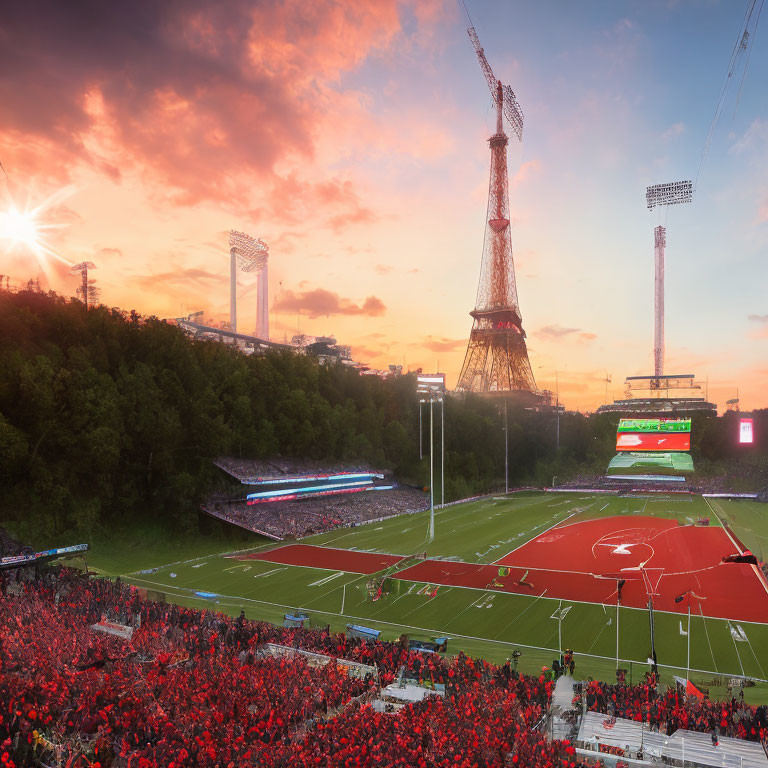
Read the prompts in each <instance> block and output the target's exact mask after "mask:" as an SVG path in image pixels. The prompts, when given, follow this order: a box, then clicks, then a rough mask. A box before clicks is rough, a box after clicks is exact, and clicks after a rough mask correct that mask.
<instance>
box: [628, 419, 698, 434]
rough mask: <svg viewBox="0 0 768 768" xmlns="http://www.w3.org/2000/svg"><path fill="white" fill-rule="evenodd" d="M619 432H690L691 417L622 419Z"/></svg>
mask: <svg viewBox="0 0 768 768" xmlns="http://www.w3.org/2000/svg"><path fill="white" fill-rule="evenodd" d="M617 431H618V432H690V431H691V420H690V419H621V420H620V421H619V428H618V430H617Z"/></svg>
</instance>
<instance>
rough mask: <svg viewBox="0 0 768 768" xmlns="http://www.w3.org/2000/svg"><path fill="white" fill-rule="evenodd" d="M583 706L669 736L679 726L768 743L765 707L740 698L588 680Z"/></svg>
mask: <svg viewBox="0 0 768 768" xmlns="http://www.w3.org/2000/svg"><path fill="white" fill-rule="evenodd" d="M586 695H587V707H588V708H589V709H591V710H593V711H597V712H610V713H611V714H612V715H614V716H615V717H623V718H627V719H629V720H635V721H636V722H643V723H646V724H647V725H648V726H649V727H650V728H652V729H653V730H656V731H659V732H661V733H665V734H666V735H667V736H671V735H672V734H673V733H674V732H675V731H676V730H678V729H680V728H683V729H686V730H691V731H702V732H709V733H711V732H713V731H715V729H717V731H718V732H719V733H720V734H721V735H722V736H732V737H734V738H739V739H747V740H748V741H760V742H762V743H763V744H767V743H768V707H766V705H764V704H763V705H761V706H759V707H753V706H751V705H749V704H746V703H745V702H744V701H742V700H741V698H731V699H728V700H724V701H713V700H710V699H707V698H695V697H687V696H685V695H684V694H683V693H682V692H681V691H679V690H678V689H677V688H669V689H667V690H666V691H664V692H663V693H660V692H659V691H658V688H657V686H656V685H654V684H652V683H651V682H647V681H646V682H645V683H641V684H639V685H609V684H608V683H602V682H598V681H592V682H590V683H589V684H588V685H587V689H586Z"/></svg>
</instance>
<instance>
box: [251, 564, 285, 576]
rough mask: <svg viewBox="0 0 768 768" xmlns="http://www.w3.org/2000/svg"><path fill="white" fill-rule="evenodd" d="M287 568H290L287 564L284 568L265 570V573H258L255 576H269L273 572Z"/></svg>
mask: <svg viewBox="0 0 768 768" xmlns="http://www.w3.org/2000/svg"><path fill="white" fill-rule="evenodd" d="M287 568H288V566H287V565H284V566H283V567H282V568H273V569H272V570H271V571H264V573H257V574H256V575H255V576H254V577H253V578H254V579H260V578H261V577H262V576H269V575H270V574H272V573H279V572H280V571H284V570H286V569H287Z"/></svg>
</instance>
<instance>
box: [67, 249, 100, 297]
mask: <svg viewBox="0 0 768 768" xmlns="http://www.w3.org/2000/svg"><path fill="white" fill-rule="evenodd" d="M89 269H96V265H95V264H94V263H93V262H92V261H81V262H80V263H79V264H75V265H74V266H73V267H70V270H69V274H70V275H80V285H79V286H78V288H77V294H78V296H80V298H82V300H83V304H85V308H86V309H88V302H89V301H90V302H91V303H93V302H94V301H96V299H98V298H99V293H100V291H99V289H98V288H96V286H95V285H93V281H89V280H88V270H89Z"/></svg>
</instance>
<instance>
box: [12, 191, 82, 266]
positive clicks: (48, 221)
mask: <svg viewBox="0 0 768 768" xmlns="http://www.w3.org/2000/svg"><path fill="white" fill-rule="evenodd" d="M73 191H74V188H73V187H64V188H62V189H59V190H57V191H56V192H54V193H53V194H52V195H50V196H49V197H48V198H47V199H45V200H43V202H41V203H39V204H38V205H31V204H29V201H28V203H27V205H26V206H18V205H17V204H16V202H15V201H14V200H13V198H12V197H11V195H10V190H6V195H5V198H6V199H5V200H4V201H1V202H0V252H3V251H4V252H8V253H10V252H12V251H21V252H22V253H24V254H25V255H28V254H31V255H32V256H34V258H35V260H36V261H37V263H38V265H39V267H40V268H41V269H42V270H43V272H45V274H46V275H47V276H48V277H49V278H50V277H51V261H59V262H61V263H62V264H65V265H66V266H72V265H71V263H70V261H69V260H68V259H66V258H64V257H63V256H62V255H60V254H59V253H57V252H56V250H55V248H54V247H53V246H52V244H51V243H49V242H48V237H49V236H50V235H51V233H52V232H53V231H55V230H59V229H62V228H63V226H65V225H64V224H62V223H57V221H56V209H57V208H59V206H60V205H61V203H62V202H63V200H65V199H66V198H67V197H69V196H70V195H71V194H72V193H73Z"/></svg>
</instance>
